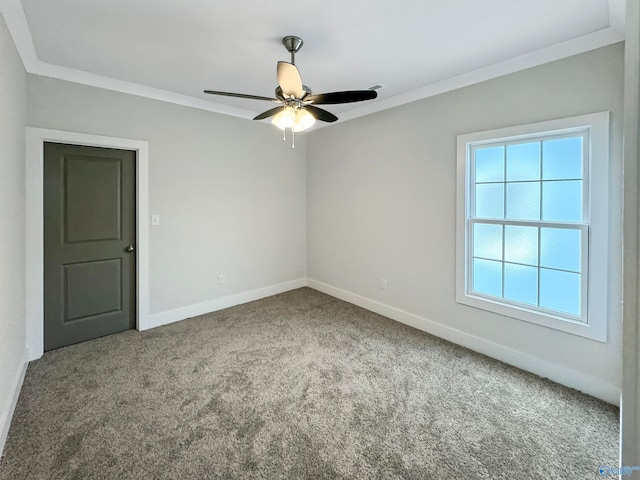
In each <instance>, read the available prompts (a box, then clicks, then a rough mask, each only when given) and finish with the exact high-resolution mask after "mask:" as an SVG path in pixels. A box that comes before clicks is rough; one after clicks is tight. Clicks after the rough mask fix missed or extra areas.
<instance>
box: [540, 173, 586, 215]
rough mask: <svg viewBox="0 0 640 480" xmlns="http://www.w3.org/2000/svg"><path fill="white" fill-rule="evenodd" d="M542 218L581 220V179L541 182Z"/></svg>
mask: <svg viewBox="0 0 640 480" xmlns="http://www.w3.org/2000/svg"><path fill="white" fill-rule="evenodd" d="M542 219H543V220H552V221H558V222H580V221H581V220H582V180H577V181H573V182H542Z"/></svg>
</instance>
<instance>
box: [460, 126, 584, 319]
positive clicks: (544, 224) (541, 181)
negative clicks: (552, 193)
mask: <svg viewBox="0 0 640 480" xmlns="http://www.w3.org/2000/svg"><path fill="white" fill-rule="evenodd" d="M562 138H580V139H581V142H582V143H581V146H582V159H581V160H582V171H581V173H582V177H581V178H575V176H572V177H569V176H568V177H563V178H549V179H545V178H544V161H545V148H544V142H546V141H550V140H557V139H562ZM517 144H537V145H538V155H539V156H538V159H539V165H538V175H537V177H538V178H537V179H526V176H525V179H523V180H509V176H508V174H509V171H508V165H509V161H508V160H509V157H508V152H509V149H508V147H509V146H510V145H517ZM587 145H588V138H587V132H586V131H584V132H572V133H570V134H565V135H541V136H540V137H538V138H526V139H524V140H520V141H518V140H516V141H511V142H509V141H508V142H497V143H483V144H481V145H474V146H472V148H471V150H470V151H471V166H472V168H471V169H470V185H471V187H472V189H471V191H470V202H469V203H470V205H469V207H470V210H469V212H470V213H471V214H472V215H471V216H470V217H469V219H468V220H469V221H470V225H469V226H470V227H471V229H470V230H468V231H470V235H469V239H470V241H469V242H468V245H469V256H468V258H469V260H470V261H469V270H468V271H469V272H470V275H469V277H468V284H467V291H468V292H473V294H474V295H479V296H482V297H484V296H487V297H488V298H491V299H495V298H496V297H495V296H493V295H488V294H484V293H478V292H475V291H474V289H473V281H474V265H475V262H474V260H476V259H479V260H486V261H492V262H495V261H498V260H496V259H491V258H484V257H481V256H475V255H474V236H475V234H474V231H475V228H474V227H475V225H476V224H498V225H501V240H502V245H501V259H500V260H499V261H500V263H501V269H500V270H501V289H500V291H501V296H500V298H499V300H500V301H501V302H504V303H507V304H515V305H517V306H522V305H524V306H526V308H531V309H533V310H540V311H551V312H552V313H553V314H554V315H558V314H559V315H560V316H564V317H568V318H570V319H579V320H580V321H586V320H583V319H586V305H587V303H586V298H585V297H586V295H585V293H586V288H584V284H585V283H586V278H587V266H588V242H587V241H586V238H587V235H588V226H587V224H585V223H583V222H584V221H585V220H586V218H588V203H587V197H588V192H587V191H586V189H587V186H588V183H587V181H588V177H587V175H588V170H587V166H588V153H587V151H586V149H587ZM495 147H501V148H502V163H503V165H502V181H479V182H478V181H476V163H475V159H476V151H477V150H478V149H480V148H482V149H487V148H495ZM569 181H580V182H581V189H580V190H581V207H582V208H581V212H580V214H581V215H580V216H581V218H580V221H576V222H555V221H548V220H544V218H545V217H544V216H545V212H544V202H545V197H544V187H545V184H546V183H547V182H549V183H551V182H569ZM526 183H529V184H531V183H537V184H538V185H537V187H538V192H539V211H538V220H537V221H536V220H528V221H522V220H512V219H509V218H508V217H509V210H508V207H509V203H508V199H509V188H508V186H509V185H511V184H526ZM491 184H496V185H500V184H502V185H503V187H502V195H503V199H502V200H503V202H502V218H499V217H495V218H485V217H477V216H476V200H477V199H476V195H477V194H476V186H477V185H491ZM508 225H515V226H517V225H522V226H530V227H536V233H537V265H531V264H526V263H518V262H512V261H506V253H505V250H506V248H507V246H506V230H507V229H506V227H507V226H508ZM542 228H564V229H577V230H580V231H581V238H582V241H581V242H580V247H581V252H580V268H579V271H573V270H564V269H561V268H552V267H546V266H545V267H543V266H542ZM507 265H521V266H526V267H532V268H536V277H537V278H536V282H537V292H536V303H535V305H533V304H532V303H528V302H519V301H516V300H511V299H508V298H505V289H506V267H507ZM543 269H545V270H551V271H558V272H566V273H570V274H577V275H578V278H579V289H578V291H579V306H578V314H577V315H574V314H572V313H570V312H567V311H558V310H554V309H548V308H545V307H544V306H541V305H540V304H541V291H542V289H541V276H542V270H543Z"/></svg>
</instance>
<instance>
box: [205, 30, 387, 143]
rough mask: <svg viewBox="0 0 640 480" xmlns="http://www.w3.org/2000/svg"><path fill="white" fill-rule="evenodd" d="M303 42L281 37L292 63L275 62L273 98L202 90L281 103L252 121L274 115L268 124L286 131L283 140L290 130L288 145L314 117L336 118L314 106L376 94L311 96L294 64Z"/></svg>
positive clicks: (320, 118)
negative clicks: (275, 83) (276, 80)
mask: <svg viewBox="0 0 640 480" xmlns="http://www.w3.org/2000/svg"><path fill="white" fill-rule="evenodd" d="M303 43H304V42H303V41H302V39H301V38H300V37H296V36H293V35H289V36H286V37H284V38H283V39H282V44H283V45H284V47H285V48H286V49H287V51H288V52H289V53H290V54H291V63H289V62H278V66H277V70H276V73H277V77H278V87H276V91H275V98H269V97H262V96H259V95H247V94H243V93H231V92H219V91H214V90H205V91H204V93H208V94H211V95H222V96H226V97H238V98H246V99H250V100H267V101H271V102H276V103H279V104H281V105H282V106H280V107H276V108H272V109H270V110H267V111H266V112H263V113H261V114H260V115H258V116H256V117H255V118H254V120H263V119H265V118H269V117H272V116H273V119H272V120H271V123H273V124H274V125H275V126H276V127H278V128H279V129H280V130H282V131H283V132H285V133H284V136H283V140H286V130H287V129H289V130H291V134H292V142H291V148H295V143H294V141H293V134H294V133H296V132H303V131H304V130H307V129H309V128H311V127H312V126H313V125H314V124H315V122H316V120H320V121H322V122H329V123H331V122H335V121H336V120H338V117H336V116H335V115H334V114H332V113H331V112H328V111H327V110H324V109H322V108H318V107H316V106H315V105H335V104H339V103H352V102H362V101H365V100H373V99H374V98H376V97H377V96H378V94H377V93H376V92H375V91H374V90H348V91H344V92H332V93H321V94H319V95H313V94H312V92H311V89H310V88H309V87H307V86H306V85H303V84H302V78H301V77H300V72H299V71H298V68H297V67H296V65H295V59H296V57H295V56H296V53H297V52H298V50H300V48H301V47H302V45H303Z"/></svg>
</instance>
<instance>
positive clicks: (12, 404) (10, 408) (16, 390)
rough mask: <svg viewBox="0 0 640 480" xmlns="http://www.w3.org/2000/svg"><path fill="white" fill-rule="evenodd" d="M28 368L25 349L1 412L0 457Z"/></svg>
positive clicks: (27, 356) (27, 352) (27, 353)
mask: <svg viewBox="0 0 640 480" xmlns="http://www.w3.org/2000/svg"><path fill="white" fill-rule="evenodd" d="M28 366H29V351H28V349H27V348H25V350H24V353H23V354H22V364H21V365H20V369H19V370H18V372H16V376H15V377H14V380H13V382H12V383H11V386H10V387H9V394H10V396H11V399H10V401H9V403H8V404H7V406H6V407H5V409H4V412H2V416H1V417H0V456H2V452H3V451H4V444H5V442H6V441H7V435H8V434H9V427H10V426H11V419H12V418H13V412H14V411H15V409H16V405H17V404H18V398H19V397H20V390H22V383H23V382H24V376H25V374H26V373H27V367H28Z"/></svg>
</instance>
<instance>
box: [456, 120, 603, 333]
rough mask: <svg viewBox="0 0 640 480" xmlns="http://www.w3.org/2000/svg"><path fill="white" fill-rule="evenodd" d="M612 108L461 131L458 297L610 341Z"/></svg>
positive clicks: (502, 311)
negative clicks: (609, 171) (608, 248)
mask: <svg viewBox="0 0 640 480" xmlns="http://www.w3.org/2000/svg"><path fill="white" fill-rule="evenodd" d="M608 130H609V114H608V112H605V113H599V114H592V115H583V116H580V117H573V118H568V119H563V120H554V121H550V122H542V123H536V124H532V125H524V126H519V127H512V128H506V129H500V130H494V131H490V132H481V133H475V134H469V135H461V136H459V137H458V212H457V215H458V219H457V220H458V239H457V240H458V242H457V264H458V265H457V294H456V297H457V301H458V302H459V303H463V304H466V305H470V306H473V307H478V308H482V309H485V310H489V311H493V312H495V313H500V314H503V315H507V316H510V317H513V318H516V319H519V320H524V321H529V322H533V323H537V324H540V325H543V326H546V327H550V328H555V329H558V330H563V331H566V332H569V333H574V334H577V335H581V336H585V337H588V338H593V339H596V340H600V341H606V312H607V309H606V290H607V281H606V272H607V265H606V260H607V235H608V230H607V203H608V185H607V184H608V148H609V147H608Z"/></svg>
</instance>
